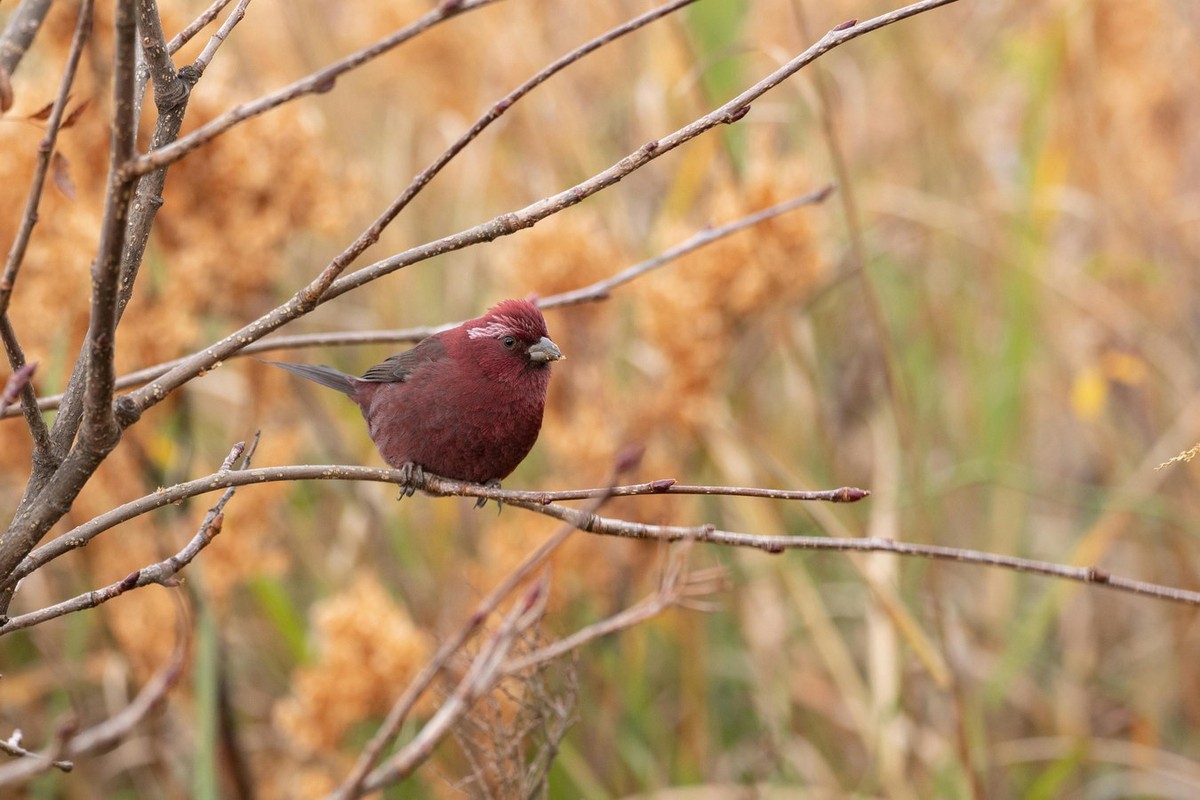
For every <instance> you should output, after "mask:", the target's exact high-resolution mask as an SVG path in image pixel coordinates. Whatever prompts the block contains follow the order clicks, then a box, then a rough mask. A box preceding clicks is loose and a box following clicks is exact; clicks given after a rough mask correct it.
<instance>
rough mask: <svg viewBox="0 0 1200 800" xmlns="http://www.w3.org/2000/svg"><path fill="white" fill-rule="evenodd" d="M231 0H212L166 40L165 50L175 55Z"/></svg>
mask: <svg viewBox="0 0 1200 800" xmlns="http://www.w3.org/2000/svg"><path fill="white" fill-rule="evenodd" d="M231 2H233V0H214V2H213V4H212V5H211V6H209V7H208V8H206V9H204V11H203V12H202V13H201V14H200V16H198V17H196V18H195V19H194V20H192V21H191V23H189V24H188V26H187V27H186V28H184V29H183V30H181V31H180V32H179V33H177V34H175V36H174V38H172V39H171V41H169V42H167V52H168V53H170V54H171V55H175V53H176V52H178V50H179V48H181V47H183V46H184V45H185V44H187V43H188V42H190V41H191V40H192V39H193V38H194V37H195V36H196V34H198V33H200V31H202V30H204V29H205V28H207V27H208V24H209V23H210V22H212V21H213V20H214V19H216V18H217V15H218V14H220V13H221V11H222V9H224V8H225V6H227V5H229V4H230V3H231Z"/></svg>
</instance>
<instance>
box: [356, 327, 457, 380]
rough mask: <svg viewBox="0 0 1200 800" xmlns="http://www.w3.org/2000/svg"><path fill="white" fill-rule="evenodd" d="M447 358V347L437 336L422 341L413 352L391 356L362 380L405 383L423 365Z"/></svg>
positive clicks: (372, 368) (407, 351) (365, 374)
mask: <svg viewBox="0 0 1200 800" xmlns="http://www.w3.org/2000/svg"><path fill="white" fill-rule="evenodd" d="M445 357H446V345H444V344H443V343H442V340H441V339H439V338H437V337H436V336H430V337H429V338H428V339H422V340H421V341H419V342H417V345H416V346H415V347H413V348H412V349H411V350H405V351H404V352H403V353H397V354H396V355H394V356H389V357H388V358H386V359H385V360H384V361H382V362H380V363H378V364H376V365H375V366H373V367H371V368H370V369H369V370H367V371H366V372H364V373H363V375H362V378H361V380H364V381H371V382H372V383H403V382H404V381H406V380H408V379H409V378H410V377H411V376H412V374H413V372H414V371H415V370H416V369H417V368H418V367H420V366H421V365H422V364H426V363H429V362H431V361H440V360H441V359H443V358H445Z"/></svg>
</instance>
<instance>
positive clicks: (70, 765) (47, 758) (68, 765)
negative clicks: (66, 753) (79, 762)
mask: <svg viewBox="0 0 1200 800" xmlns="http://www.w3.org/2000/svg"><path fill="white" fill-rule="evenodd" d="M0 752H3V753H6V754H7V755H10V756H13V757H14V758H32V759H34V760H37V761H43V762H45V763H46V765H47V768H51V767H52V768H54V769H60V770H62V771H63V772H70V771H71V770H73V769H75V764H74V762H72V761H68V760H66V759H63V758H58V757H57V756H54V755H49V754H47V753H36V752H34V751H32V750H26V749H25V748H24V747H21V746H20V745H19V744H14V743H13V742H11V741H9V740H8V739H0Z"/></svg>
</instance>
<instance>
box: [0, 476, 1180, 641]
mask: <svg viewBox="0 0 1200 800" xmlns="http://www.w3.org/2000/svg"><path fill="white" fill-rule="evenodd" d="M404 477H405V476H404V474H403V473H402V472H400V470H394V469H381V468H376V467H353V466H336V465H320V466H308V465H305V466H287V467H260V468H258V469H251V470H245V471H235V472H228V473H224V474H222V473H218V474H215V475H209V476H208V477H205V478H200V479H199V480H194V481H188V482H187V483H181V484H178V485H176V486H173V487H171V488H170V489H163V490H161V491H160V492H157V493H155V494H153V495H148V496H146V497H143V498H141V499H139V500H135V501H133V502H132V503H127V504H125V505H124V506H121V507H120V508H118V509H114V510H113V511H110V512H108V513H107V514H103V515H101V516H99V517H97V518H95V519H94V520H92V521H91V522H88V523H86V524H85V525H81V526H80V527H79V528H76V529H75V530H74V531H70V532H68V533H66V534H63V535H62V536H60V537H58V538H57V539H54V540H53V541H52V542H49V543H48V544H46V545H44V546H43V547H40V548H38V549H37V550H35V551H33V552H32V553H30V554H29V556H28V557H27V558H26V559H25V560H24V561H23V562H22V563H21V565H20V566H19V567H18V568H17V569H15V570H14V572H13V575H14V576H17V577H23V576H24V575H28V574H29V573H30V572H32V571H33V570H34V569H37V568H38V567H39V566H41V565H42V564H43V563H45V562H47V561H50V560H52V559H53V558H56V557H57V556H59V555H62V554H63V553H65V552H68V551H70V550H72V549H74V548H76V547H81V546H83V545H85V544H87V542H88V541H90V540H91V538H93V537H94V536H96V535H97V534H98V533H100V532H101V531H102V530H106V529H108V528H110V527H112V526H114V525H117V524H119V523H120V522H124V521H125V520H127V519H130V518H132V517H135V516H138V515H140V514H144V513H146V512H147V511H150V510H152V509H155V508H159V507H161V506H164V505H168V504H170V503H174V502H178V501H180V500H183V499H186V498H188V497H193V496H195V495H199V494H204V493H206V492H211V491H216V490H217V489H223V488H226V487H229V486H244V485H246V484H250V483H270V482H274V481H292V480H355V481H372V482H378V483H393V484H396V485H404ZM426 479H427V482H426V485H424V486H422V487H421V488H422V489H424V490H425V491H426V492H428V493H430V494H433V495H435V496H452V497H473V498H486V499H488V500H500V501H502V502H504V503H507V504H510V505H513V506H517V507H519V508H524V509H527V510H529V511H535V512H537V513H539V514H545V515H546V516H549V517H554V518H555V519H560V520H563V521H564V522H570V523H571V524H573V525H577V526H579V527H580V529H581V530H584V531H587V532H588V533H595V534H601V535H604V536H619V537H622V538H628V539H653V540H656V541H665V542H674V541H682V540H688V539H695V540H696V541H697V542H706V543H709V544H718V545H723V546H727V547H748V548H752V549H757V550H762V551H764V552H768V553H782V552H783V551H785V550H837V551H842V552H849V551H855V552H869V553H894V554H896V555H902V556H912V557H916V558H926V559H937V560H944V561H958V562H960V563H965V564H977V565H981V566H989V567H999V568H1002V569H1012V570H1017V571H1018V572H1031V573H1036V574H1039V575H1046V576H1049V577H1054V578H1061V579H1064V580H1070V581H1075V582H1078V583H1088V584H1096V585H1101V586H1106V587H1108V588H1111V589H1115V590H1117V591H1121V592H1128V593H1131V594H1139V595H1144V596H1147V597H1156V598H1159V599H1162V600H1172V601H1175V602H1179V603H1185V604H1187V605H1195V606H1200V592H1197V591H1189V590H1186V589H1178V588H1175V587H1172V586H1164V585H1162V584H1156V583H1150V582H1146V581H1138V580H1133V579H1131V578H1124V577H1121V576H1119V575H1113V574H1112V573H1109V572H1107V571H1105V570H1102V569H1099V568H1098V567H1094V566H1090V567H1072V566H1067V565H1063V564H1055V563H1052V562H1048V561H1037V560H1033V559H1026V558H1017V557H1015V556H1005V555H1000V554H996V553H988V552H984V551H980V550H968V549H965V548H959V547H943V546H939V545H929V544H910V543H907V542H902V541H897V540H892V539H880V538H875V537H862V538H846V539H831V538H828V537H824V536H765V535H758V534H752V533H739V532H736V531H723V530H719V529H717V528H716V527H714V526H712V525H697V526H683V525H649V524H645V523H640V522H631V521H627V520H620V519H611V518H607V517H600V516H596V515H595V514H589V513H588V512H587V511H581V510H579V509H574V508H568V507H567V506H562V505H558V504H557V503H543V502H541V497H542V493H541V492H519V491H511V490H508V489H497V488H492V487H488V486H479V485H477V484H472V483H464V482H462V481H454V480H449V479H447V478H439V477H437V476H431V475H427V476H426ZM834 491H835V492H839V491H841V490H834ZM859 491H862V490H859ZM14 579H15V578H9V580H8V581H6V582H5V583H3V584H0V590H2V589H4V588H10V587H11V582H12V581H13V580H14ZM0 633H3V629H0Z"/></svg>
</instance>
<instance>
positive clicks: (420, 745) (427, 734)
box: [332, 578, 550, 798]
mask: <svg viewBox="0 0 1200 800" xmlns="http://www.w3.org/2000/svg"><path fill="white" fill-rule="evenodd" d="M549 592H550V587H549V582H548V581H547V580H546V579H544V578H543V579H542V580H540V581H538V582H537V583H535V584H534V585H533V586H532V587H530V589H529V591H527V592H526V593H525V594H524V595H523V596H522V597H521V598H520V599H518V600H517V602H516V603H514V604H513V608H512V609H511V610H510V611H509V612H508V614H507V615H506V616H505V618H504V621H503V622H502V623H501V624H500V627H499V628H498V629H497V630H496V632H495V633H494V634H492V636H491V637H489V638H488V640H487V642H486V643H485V644H484V645H483V647H481V648H480V649H479V652H478V653H476V655H475V658H474V660H473V661H472V662H471V667H470V669H468V670H467V674H466V675H464V676H463V678H462V680H461V681H459V683H458V686H456V687H455V689H454V691H453V692H452V693H451V694H450V696H449V697H448V698H446V700H445V702H443V703H442V705H441V706H440V707H439V708H438V710H437V712H436V713H435V714H434V715H433V716H432V717H431V718H430V719H429V721H428V722H426V723H425V725H424V726H423V727H422V728H421V730H420V731H419V732H418V733H417V735H416V736H415V737H413V739H412V741H410V742H409V743H408V744H407V745H405V746H404V748H403V749H401V750H400V752H398V753H396V755H394V756H392V757H391V758H390V759H388V760H387V762H386V763H384V764H383V765H382V766H380V767H379V768H378V769H376V770H375V771H374V772H372V773H371V774H370V775H368V776H367V777H366V779H365V780H364V781H363V782H362V786H361V789H360V788H359V787H354V788H355V792H354V793H353V794H350V795H347V796H349V797H357V796H359V795H360V794H362V793H364V792H372V791H376V790H378V789H380V788H382V787H384V786H388V785H391V784H393V783H396V782H398V781H400V780H403V779H404V778H406V777H408V776H409V775H411V774H412V773H413V771H414V770H415V769H416V768H417V767H419V766H420V765H421V764H423V763H424V762H425V761H426V760H427V759H428V758H429V756H430V754H432V753H433V748H434V747H436V746H437V744H438V742H440V741H441V740H442V739H444V738H445V737H446V735H447V734H448V733H449V732H450V729H451V728H453V727H454V725H455V723H457V722H458V721H459V720H460V719H462V717H463V715H464V714H466V713H467V712H468V711H469V710H470V709H471V706H472V705H474V704H475V701H476V700H478V699H479V698H480V697H482V696H483V695H484V694H486V693H487V692H488V691H490V690H491V688H492V687H493V686H494V685H495V684H496V681H497V680H499V679H500V678H501V677H503V675H504V659H505V658H506V657H507V655H508V651H509V650H511V649H512V646H513V644H514V643H515V642H516V640H517V637H519V636H520V635H521V634H522V633H523V632H525V631H526V630H528V629H529V628H530V626H532V625H533V624H534V623H536V622H537V621H538V620H539V619H540V618H541V616H542V613H543V612H544V611H545V608H546V598H547V596H548V595H549ZM332 797H334V798H341V797H342V795H341V794H340V793H339V794H335V795H333V796H332Z"/></svg>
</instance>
